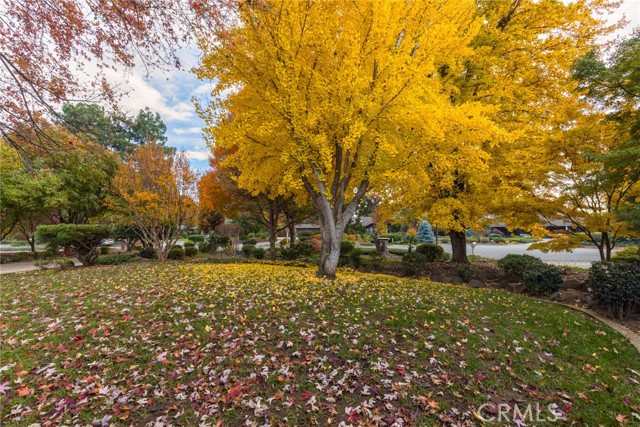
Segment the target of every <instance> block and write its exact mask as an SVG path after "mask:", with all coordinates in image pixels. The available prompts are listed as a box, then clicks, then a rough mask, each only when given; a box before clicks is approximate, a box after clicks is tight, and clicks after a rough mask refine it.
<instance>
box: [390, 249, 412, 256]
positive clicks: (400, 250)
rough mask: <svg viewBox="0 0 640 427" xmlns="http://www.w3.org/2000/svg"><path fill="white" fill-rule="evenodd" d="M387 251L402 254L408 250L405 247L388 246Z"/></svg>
mask: <svg viewBox="0 0 640 427" xmlns="http://www.w3.org/2000/svg"><path fill="white" fill-rule="evenodd" d="M388 252H389V253H390V254H393V255H404V254H406V253H407V252H409V251H408V250H407V249H397V248H389V249H388Z"/></svg>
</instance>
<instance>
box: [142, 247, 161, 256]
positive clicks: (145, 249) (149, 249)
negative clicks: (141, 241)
mask: <svg viewBox="0 0 640 427" xmlns="http://www.w3.org/2000/svg"><path fill="white" fill-rule="evenodd" d="M138 255H140V257H141V258H146V259H156V258H157V257H158V254H156V250H155V249H153V248H152V247H151V246H145V247H143V248H142V249H140V252H139V253H138Z"/></svg>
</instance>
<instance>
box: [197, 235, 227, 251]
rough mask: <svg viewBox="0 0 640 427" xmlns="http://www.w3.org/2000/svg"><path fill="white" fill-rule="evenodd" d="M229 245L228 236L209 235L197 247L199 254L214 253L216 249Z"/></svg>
mask: <svg viewBox="0 0 640 427" xmlns="http://www.w3.org/2000/svg"><path fill="white" fill-rule="evenodd" d="M230 244H231V239H230V238H229V236H224V235H222V234H216V233H209V235H207V237H206V238H205V239H204V242H202V243H201V244H200V245H199V248H200V252H216V251H217V250H218V248H220V247H222V248H224V247H227V246H229V245H230Z"/></svg>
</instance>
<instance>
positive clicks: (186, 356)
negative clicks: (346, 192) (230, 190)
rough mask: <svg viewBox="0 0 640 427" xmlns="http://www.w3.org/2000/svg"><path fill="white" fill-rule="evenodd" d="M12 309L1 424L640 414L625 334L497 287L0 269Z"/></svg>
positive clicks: (163, 268) (3, 310) (365, 278)
mask: <svg viewBox="0 0 640 427" xmlns="http://www.w3.org/2000/svg"><path fill="white" fill-rule="evenodd" d="M0 316H1V317H0V340H1V342H0V344H1V345H2V347H1V351H2V353H1V356H0V357H1V358H0V402H1V403H0V405H1V409H0V425H2V424H3V423H2V421H4V425H5V426H30V425H38V426H40V425H41V426H47V425H69V426H71V425H81V426H85V425H92V424H93V425H97V426H107V425H118V426H120V425H122V426H128V425H134V426H144V425H150V426H168V425H176V426H178V425H179V426H197V425H210V426H217V425H224V426H227V425H228V426H235V425H249V426H251V425H256V426H263V425H273V426H275V425H288V426H310V425H335V426H338V425H342V426H348V425H354V426H355V425H369V426H376V425H379V426H391V425H394V426H431V425H451V426H453V425H457V426H470V425H485V424H483V422H482V421H481V420H480V417H483V418H486V419H488V418H489V417H491V416H492V415H495V414H494V413H495V412H496V411H497V409H499V408H498V405H499V404H501V403H504V404H509V405H510V407H513V406H514V405H515V404H518V406H519V408H520V409H522V411H524V410H525V408H526V405H527V404H532V405H533V406H534V408H535V405H536V404H538V405H539V407H541V408H542V414H541V416H542V417H547V418H546V419H553V418H554V417H561V419H560V420H558V421H556V422H553V423H552V422H551V421H543V422H537V423H531V422H529V421H528V420H527V421H526V422H523V423H521V425H525V424H526V425H536V426H541V425H569V424H571V423H574V424H573V425H580V426H597V425H605V426H615V425H618V424H619V423H621V424H622V423H626V425H633V424H634V423H635V424H636V425H637V424H639V423H640V419H638V417H639V416H638V415H637V414H638V413H640V408H639V406H640V385H639V382H640V357H639V355H638V353H637V352H636V351H635V349H634V348H633V347H631V345H630V344H629V343H628V342H627V341H625V340H624V338H622V337H621V336H620V335H618V334H617V333H615V332H613V331H612V330H611V329H608V328H607V327H606V326H604V325H602V324H600V323H598V322H597V321H595V320H593V319H591V318H588V317H586V316H584V315H582V314H581V313H577V312H574V311H572V310H567V309H565V308H563V307H560V306H557V305H554V304H552V303H550V302H547V301H542V300H537V299H533V298H528V297H525V296H521V295H515V294H510V293H506V292H502V291H497V290H487V289H470V288H465V287H459V286H451V285H444V284H436V283H430V282H428V281H424V280H407V279H401V278H392V277H386V276H376V275H366V274H352V273H346V272H345V273H343V274H341V275H340V276H339V279H338V280H337V281H335V282H334V283H332V282H328V281H324V280H320V279H317V278H316V277H314V270H312V269H307V268H295V267H282V266H269V265H247V264H243V265H207V264H188V263H170V264H165V265H160V264H156V263H147V264H128V265H127V264H125V265H121V266H117V267H97V268H85V269H77V270H71V271H63V272H51V271H47V272H37V273H32V274H23V275H5V276H1V277H0ZM487 404H488V405H487ZM550 405H551V406H550ZM481 406H483V408H484V410H479V408H480V407H481ZM549 406H550V407H551V409H549ZM634 414H636V415H634ZM543 419H545V418H543ZM563 419H564V420H563ZM491 425H501V424H500V423H493V424H491ZM504 425H515V424H504Z"/></svg>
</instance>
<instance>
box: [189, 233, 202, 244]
mask: <svg viewBox="0 0 640 427" xmlns="http://www.w3.org/2000/svg"><path fill="white" fill-rule="evenodd" d="M205 237H206V236H205V235H203V234H190V235H188V236H186V238H187V239H189V240H191V241H192V242H195V243H204V238H205Z"/></svg>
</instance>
